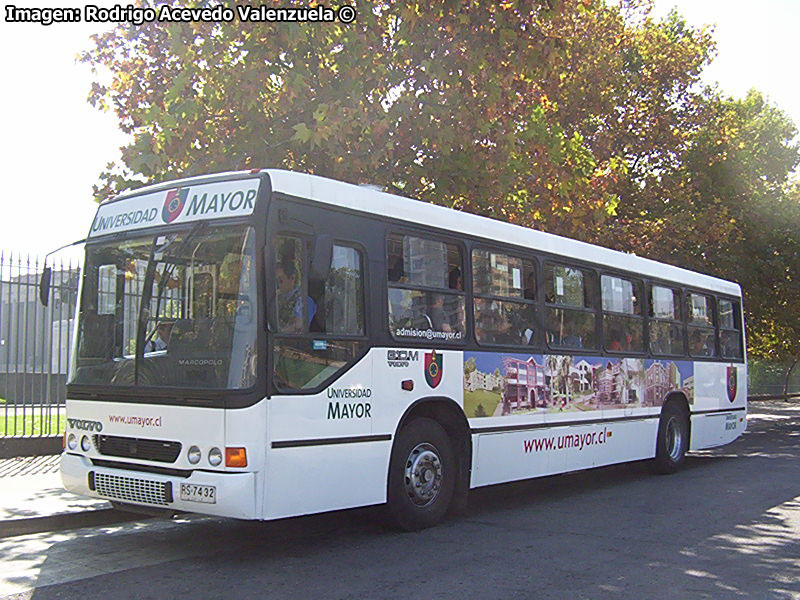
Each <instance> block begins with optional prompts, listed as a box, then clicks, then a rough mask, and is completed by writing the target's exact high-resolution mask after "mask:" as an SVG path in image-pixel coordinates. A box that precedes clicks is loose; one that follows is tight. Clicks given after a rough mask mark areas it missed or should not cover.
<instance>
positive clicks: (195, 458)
mask: <svg viewBox="0 0 800 600" xmlns="http://www.w3.org/2000/svg"><path fill="white" fill-rule="evenodd" d="M201 456H202V454H201V453H200V448H198V447H197V446H192V447H191V448H189V452H188V454H187V455H186V458H187V459H188V460H189V462H190V463H192V464H193V465H196V464H197V463H199V462H200V457H201Z"/></svg>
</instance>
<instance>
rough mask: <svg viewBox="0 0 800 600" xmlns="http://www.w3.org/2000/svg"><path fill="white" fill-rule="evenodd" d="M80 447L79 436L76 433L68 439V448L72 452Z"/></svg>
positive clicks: (71, 434)
mask: <svg viewBox="0 0 800 600" xmlns="http://www.w3.org/2000/svg"><path fill="white" fill-rule="evenodd" d="M77 447H78V436H76V435H75V434H74V433H70V434H69V437H67V448H69V449H70V450H75V448H77Z"/></svg>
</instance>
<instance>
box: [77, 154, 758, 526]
mask: <svg viewBox="0 0 800 600" xmlns="http://www.w3.org/2000/svg"><path fill="white" fill-rule="evenodd" d="M76 327H77V330H76V335H75V347H74V350H73V360H72V365H71V373H70V378H69V384H68V400H67V430H66V448H65V452H64V454H63V457H62V461H61V473H62V476H63V481H64V485H65V486H66V488H67V489H69V490H70V491H73V492H77V493H79V494H84V495H88V496H95V497H99V498H106V499H109V500H111V501H113V502H114V503H116V504H117V505H118V506H121V507H123V508H130V509H136V508H139V509H143V508H145V509H157V508H160V509H166V510H168V511H188V512H196V513H205V514H210V515H221V516H227V517H235V518H240V519H278V518H282V517H289V516H295V515H304V514H310V513H317V512H323V511H331V510H336V509H343V508H351V507H358V506H366V505H374V504H382V503H386V504H387V505H388V509H389V510H388V512H389V514H390V515H391V517H392V519H393V520H394V522H395V523H396V524H397V525H398V526H399V527H401V528H404V529H417V528H421V527H426V526H430V525H433V524H434V523H436V522H438V521H439V520H440V519H441V518H442V517H443V516H444V515H445V513H446V512H447V510H448V508H449V507H452V506H454V505H459V504H460V505H463V502H464V501H465V498H466V495H467V491H468V490H469V489H470V488H476V487H480V486H485V485H490V484H495V483H502V482H509V481H514V480H520V479H525V478H531V477H538V476H543V475H550V474H555V473H563V472H567V471H574V470H577V469H587V468H592V467H598V466H602V465H609V464H613V463H620V462H625V461H635V460H642V459H652V464H653V466H654V467H655V468H656V469H657V470H660V471H662V472H672V471H675V470H677V469H678V468H679V467H680V466H681V465H682V463H683V462H684V460H685V454H686V452H687V451H690V450H699V449H702V448H709V447H713V446H719V445H722V444H726V443H728V442H731V441H732V440H734V439H735V438H736V437H738V436H739V435H741V433H742V432H743V431H744V429H745V427H746V413H747V405H746V398H747V390H746V381H747V372H746V363H745V346H744V336H743V333H744V326H743V316H742V303H741V290H740V288H739V286H738V285H737V284H735V283H731V282H728V281H723V280H720V279H716V278H714V277H709V276H707V275H702V274H699V273H695V272H692V271H687V270H684V269H681V268H678V267H674V266H669V265H666V264H661V263H657V262H654V261H651V260H647V259H644V258H639V257H637V256H633V255H630V254H624V253H620V252H616V251H612V250H608V249H606V248H601V247H597V246H593V245H590V244H585V243H582V242H578V241H574V240H571V239H566V238H563V237H559V236H555V235H550V234H547V233H542V232H539V231H533V230H530V229H526V228H523V227H518V226H515V225H510V224H507V223H502V222H498V221H494V220H491V219H487V218H483V217H479V216H474V215H470V214H465V213H462V212H458V211H455V210H450V209H447V208H442V207H439V206H434V205H430V204H426V203H423V202H419V201H416V200H411V199H407V198H402V197H398V196H394V195H390V194H386V193H382V192H378V191H375V190H373V189H370V188H366V187H360V186H355V185H350V184H346V183H342V182H338V181H333V180H330V179H325V178H321V177H316V176H312V175H306V174H299V173H292V172H287V171H280V170H256V171H249V172H237V173H225V174H220V175H213V176H203V177H194V178H191V179H183V180H179V181H173V182H170V183H165V184H159V185H154V186H149V187H145V188H142V189H139V190H136V191H133V192H130V193H126V194H123V195H121V196H120V197H118V198H116V199H114V200H112V201H109V202H106V203H104V204H102V205H100V207H99V209H98V211H97V216H96V217H95V220H94V222H93V224H92V227H91V231H90V233H89V236H88V238H87V241H86V261H85V270H84V273H83V277H82V283H81V290H80V302H79V315H78V319H77V326H76Z"/></svg>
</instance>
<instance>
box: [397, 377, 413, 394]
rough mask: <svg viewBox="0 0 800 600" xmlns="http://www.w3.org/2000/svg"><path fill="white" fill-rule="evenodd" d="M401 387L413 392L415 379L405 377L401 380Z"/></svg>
mask: <svg viewBox="0 0 800 600" xmlns="http://www.w3.org/2000/svg"><path fill="white" fill-rule="evenodd" d="M400 387H401V388H403V389H404V390H405V391H407V392H411V391H413V390H414V380H413V379H405V380H403V381H401V382H400Z"/></svg>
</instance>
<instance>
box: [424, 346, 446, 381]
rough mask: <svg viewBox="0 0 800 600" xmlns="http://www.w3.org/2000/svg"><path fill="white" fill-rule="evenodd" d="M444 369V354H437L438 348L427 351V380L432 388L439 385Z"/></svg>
mask: <svg viewBox="0 0 800 600" xmlns="http://www.w3.org/2000/svg"><path fill="white" fill-rule="evenodd" d="M443 370H444V356H442V354H437V353H436V350H434V351H432V352H426V353H425V381H427V382H428V385H429V386H431V387H432V388H435V387H436V386H437V385H439V382H440V381H441V380H442V371H443Z"/></svg>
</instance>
